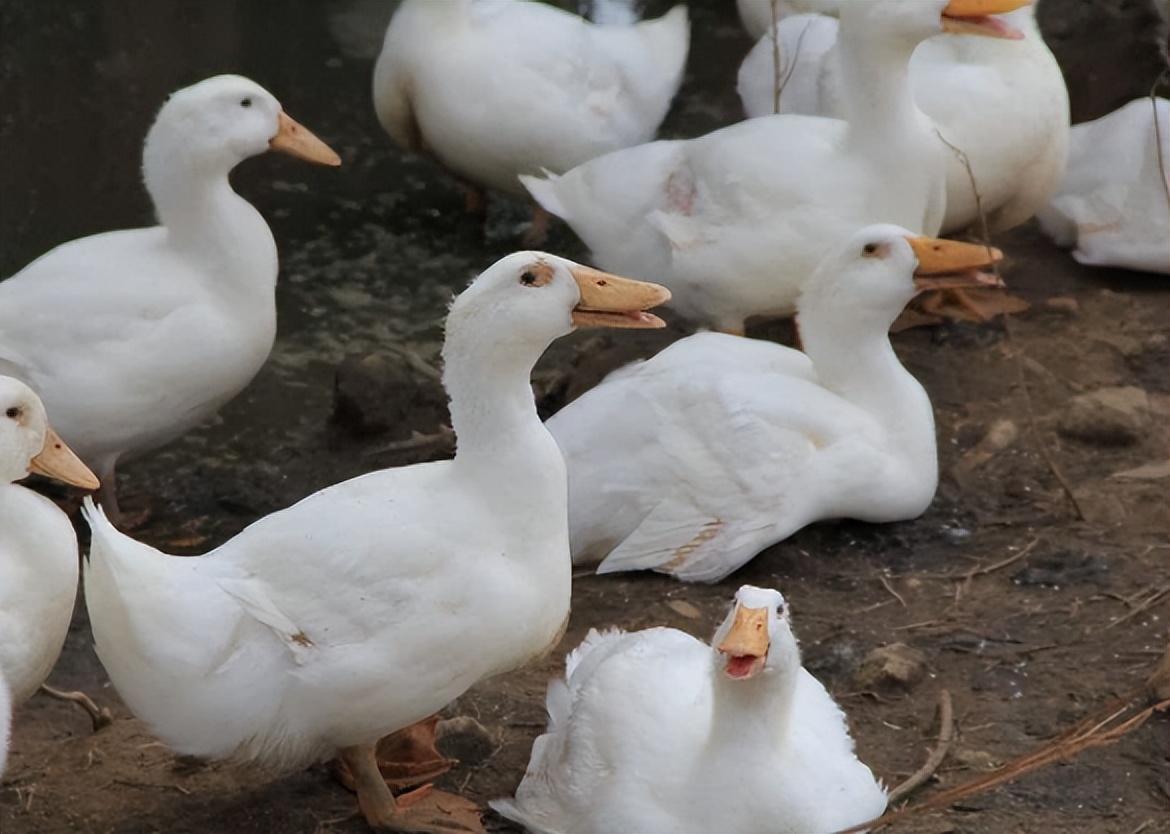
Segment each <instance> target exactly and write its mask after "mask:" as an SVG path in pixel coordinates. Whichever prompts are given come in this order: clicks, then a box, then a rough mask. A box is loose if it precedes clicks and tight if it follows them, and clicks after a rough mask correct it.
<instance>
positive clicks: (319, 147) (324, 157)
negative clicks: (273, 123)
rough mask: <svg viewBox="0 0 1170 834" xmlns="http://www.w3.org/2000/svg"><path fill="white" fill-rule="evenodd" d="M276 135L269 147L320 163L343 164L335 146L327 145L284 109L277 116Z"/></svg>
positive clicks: (307, 160)
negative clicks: (334, 148)
mask: <svg viewBox="0 0 1170 834" xmlns="http://www.w3.org/2000/svg"><path fill="white" fill-rule="evenodd" d="M277 119H278V121H277V124H278V125H279V127H278V128H277V131H276V135H275V136H273V137H272V138H271V139H269V140H268V147H269V148H271V149H272V150H274V151H280V152H281V153H286V154H288V155H289V156H295V157H296V158H297V159H303V160H305V161H306V162H316V163H317V164H318V165H332V166H334V167H336V166H338V165H340V164H341V157H340V156H338V155H337V154H335V153H334V152H333V148H331V147H329V146H328V145H326V144H325V143H324V142H322V141H321V140H320V139H318V138H317V137H316V136H314V135H313V133H312V132H311V131H310V130H309V129H308V128H306V127H304V126H303V125H301V124H299V123H298V122H296V121H295V120H294V119H292V118H290V117H289V116H288V115H287V114H286V113H285V112H284V111H283V110H282V111H281V112H280V115H279V116H278V117H277Z"/></svg>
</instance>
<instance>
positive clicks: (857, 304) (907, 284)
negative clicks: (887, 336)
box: [798, 224, 1003, 333]
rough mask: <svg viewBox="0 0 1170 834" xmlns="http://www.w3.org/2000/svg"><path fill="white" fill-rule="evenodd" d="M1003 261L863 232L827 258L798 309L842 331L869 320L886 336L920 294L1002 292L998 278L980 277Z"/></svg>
mask: <svg viewBox="0 0 1170 834" xmlns="http://www.w3.org/2000/svg"><path fill="white" fill-rule="evenodd" d="M1002 258H1003V253H1002V252H1000V251H999V250H998V249H996V248H994V247H989V246H983V245H981V244H974V243H961V242H959V241H955V240H941V239H939V238H930V237H924V236H922V235H916V234H914V233H913V232H910V231H908V230H907V229H903V228H901V227H900V226H893V225H888V224H880V225H874V226H867V227H865V228H863V229H861V230H860V231H858V232H855V233H854V234H852V235H850V237H849V238H848V239H847V240H846V242H845V243H843V244H842V245H841V246H840V247H839V248H838V249H836V250H835V251H833V252H832V253H830V254H829V255H827V256H825V258H824V259H823V260H822V261H821V263H820V264H819V265H818V266H817V270H816V272H815V273H814V274H813V276H812V278H811V279H810V280H809V282H808V284H807V285H806V287H805V290H804V293H803V294H802V296H801V299H800V303H799V304H798V309H799V310H800V314H804V313H805V312H808V313H809V314H810V315H820V314H821V313H823V314H824V315H826V316H830V317H832V318H835V319H837V320H838V321H839V322H840V325H839V326H840V327H842V328H844V327H846V326H847V324H848V325H850V326H857V325H858V324H860V322H861V321H862V320H865V319H873V320H874V325H875V326H876V327H878V328H879V329H880V330H881V331H882V332H883V333H884V332H885V331H886V330H888V329H889V326H890V324H892V323H893V321H894V319H895V318H897V316H898V314H899V313H900V312H901V311H902V308H903V307H905V306H906V303H907V302H909V301H910V299H911V298H913V297H914V296H915V295H916V294H917V293H919V292H922V291H923V290H928V289H959V288H964V287H1002V286H1003V283H1002V282H1001V281H1000V280H999V279H998V278H996V277H995V276H992V275H987V274H984V273H982V272H980V271H979V270H980V269H982V268H984V267H989V266H991V265H992V264H994V263H996V262H997V261H999V260H1000V259H1002ZM800 314H798V318H799V317H803V315H800Z"/></svg>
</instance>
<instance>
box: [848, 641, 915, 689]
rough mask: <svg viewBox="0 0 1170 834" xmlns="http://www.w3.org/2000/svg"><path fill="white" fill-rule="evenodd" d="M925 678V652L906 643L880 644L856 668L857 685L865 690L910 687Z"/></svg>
mask: <svg viewBox="0 0 1170 834" xmlns="http://www.w3.org/2000/svg"><path fill="white" fill-rule="evenodd" d="M924 677H926V655H924V654H923V653H922V652H920V651H918V649H914V648H911V647H910V646H907V645H906V644H905V643H891V644H890V645H888V646H879V647H878V648H876V649H874V650H873V651H871V652H870V653H869V654H867V655H866V656H865V660H863V661H861V668H860V669H858V670H857V675H856V677H855V681H856V683H857V686H858V687H859V688H861V689H865V690H879V689H910V688H912V687H913V686H915V685H916V684H917V683H918V682H919V681H921V680H922V679H923V678H924Z"/></svg>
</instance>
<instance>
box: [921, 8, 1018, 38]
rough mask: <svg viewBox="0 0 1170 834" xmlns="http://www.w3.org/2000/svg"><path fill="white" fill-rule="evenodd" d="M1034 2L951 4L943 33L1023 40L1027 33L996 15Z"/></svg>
mask: <svg viewBox="0 0 1170 834" xmlns="http://www.w3.org/2000/svg"><path fill="white" fill-rule="evenodd" d="M1031 3H1032V0H951V2H950V3H948V4H947V6H946V8H945V9H943V11H942V29H943V31H944V32H948V33H950V34H952V35H981V36H983V37H987V38H1003V39H1005V40H1021V39H1022V38H1023V37H1024V33H1023V32H1021V31H1020V30H1019V29H1016V28H1014V27H1012V26H1009V25H1008V24H1007V23H1005V22H1004V21H1002V20H999V19H998V18H996V17H995V16H994V15H1000V14H1007V13H1008V12H1014V11H1015V10H1016V9H1022V8H1023V7H1024V6H1028V5H1031Z"/></svg>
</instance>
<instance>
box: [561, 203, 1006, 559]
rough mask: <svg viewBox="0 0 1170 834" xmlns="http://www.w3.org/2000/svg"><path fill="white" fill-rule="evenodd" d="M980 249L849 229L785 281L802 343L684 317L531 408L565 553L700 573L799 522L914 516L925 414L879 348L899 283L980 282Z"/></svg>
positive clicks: (930, 424)
mask: <svg viewBox="0 0 1170 834" xmlns="http://www.w3.org/2000/svg"><path fill="white" fill-rule="evenodd" d="M998 257H1000V255H999V253H998V252H997V251H995V250H988V249H985V248H983V247H982V246H975V245H972V244H966V243H957V242H954V241H943V240H935V239H931V238H924V237H920V236H917V235H914V234H912V233H911V232H909V231H907V230H906V229H902V228H899V227H896V226H889V225H881V226H872V227H869V228H865V229H862V230H860V231H858V232H856V233H854V234H852V235H850V236H849V237H848V239H847V240H846V241H845V242H843V243H841V244H839V245H838V247H837V248H836V250H835V251H834V252H833V253H832V254H830V255H829V256H827V257H826V258H825V259H824V260H823V261H822V262H821V264H820V266H819V267H818V268H817V271H816V274H814V275H813V278H812V280H811V281H809V282H808V283H807V284H806V286H805V289H804V292H803V293H802V295H801V297H800V301H799V303H798V312H797V324H798V325H799V328H800V334H801V337H802V339H803V341H804V347H805V352H804V353H800V352H799V351H795V350H792V349H791V348H787V347H783V346H781V345H777V344H773V343H770V342H763V341H757V340H748V339H741V338H739V337H737V336H729V335H726V334H721V333H698V334H695V335H694V336H690V337H688V338H686V339H683V340H681V341H679V342H676V343H675V344H673V345H671V346H670V347H668V348H667V349H666V350H664V351H662V352H661V353H659V354H658V355H657V356H655V357H653V358H652V359H649V360H647V361H645V362H642V363H640V364H635V365H631V366H628V367H626V368H622V369H619V370H618V371H616V372H615V373H613V374H611V375H610V376H609V377H607V378H606V379H605V380H603V381H602V382H601V384H600V385H598V386H597V387H595V388H593V389H591V390H590V391H588V392H586V393H585V394H584V395H582V396H581V397H579V398H578V399H576V400H574V401H573V402H571V403H569V405H567V406H565V407H564V408H563V409H561V411H559V412H558V413H556V414H554V415H553V416H552V417H551V418H549V420H548V429H549V431H550V432H552V434H553V436H554V437H555V438H556V439H557V443H558V444H559V445H560V447H561V451H562V452H564V455H565V462H566V464H567V465H568V470H569V535H570V544H571V547H572V552H573V561H574V562H575V563H576V564H579V565H592V564H597V563H598V562H599V561H600V562H601V564H600V566H599V567H598V569H597V570H598V572H599V573H610V572H614V571H623V570H640V569H652V570H656V571H659V572H662V573H668V574H671V575H673V576H675V577H677V578H679V579H682V580H686V581H699V582H714V581H717V580H719V579H722V578H723V577H724V576H726V575H727V574H729V573H731V572H732V571H733V570H735V569H736V568H738V567H740V566H741V565H743V564H744V563H746V562H747V561H748V560H750V559H751V558H752V557H753V556H755V555H756V554H757V553H759V552H760V551H761V550H763V549H764V548H765V547H768V546H769V545H771V544H774V543H775V542H778V541H781V540H783V539H785V538H787V537H788V536H790V535H792V534H793V533H795V532H796V531H797V530H799V529H800V528H802V527H804V526H805V525H807V524H811V523H812V522H814V521H818V520H821V519H831V518H857V519H862V520H865V521H873V522H882V521H898V520H902V519H909V518H915V517H916V516H918V515H920V514H921V513H922V512H924V511H925V510H926V508H927V507H928V506H929V505H930V502H931V500H932V499H933V497H934V492H935V488H936V486H937V485H938V458H937V453H936V449H935V436H934V416H933V413H932V411H931V405H930V400H929V398H928V397H927V394H926V392H925V391H924V390H923V388H922V386H921V385H920V384H919V383H918V381H917V380H915V379H914V377H913V376H911V375H910V373H909V372H908V371H907V370H906V369H905V368H904V367H902V365H901V363H899V361H898V358H897V356H896V355H895V354H894V351H893V349H892V348H891V347H890V341H889V334H888V331H889V327H890V324H891V323H892V322H893V321H894V319H895V318H896V317H897V315H898V313H899V312H901V310H902V308H903V307H904V306H905V305H906V303H907V302H908V301H909V300H910V299H911V298H912V297H913V296H914V295H915V293H916V292H918V291H920V290H925V289H941V288H945V287H954V286H962V285H965V284H974V285H979V284H994V283H996V282H995V279H991V278H987V277H984V276H979V275H978V273H974V272H972V270H973V269H974V268H975V267H979V266H984V265H987V264H989V263H991V262H992V261H993V260H994V259H996V258H998Z"/></svg>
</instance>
